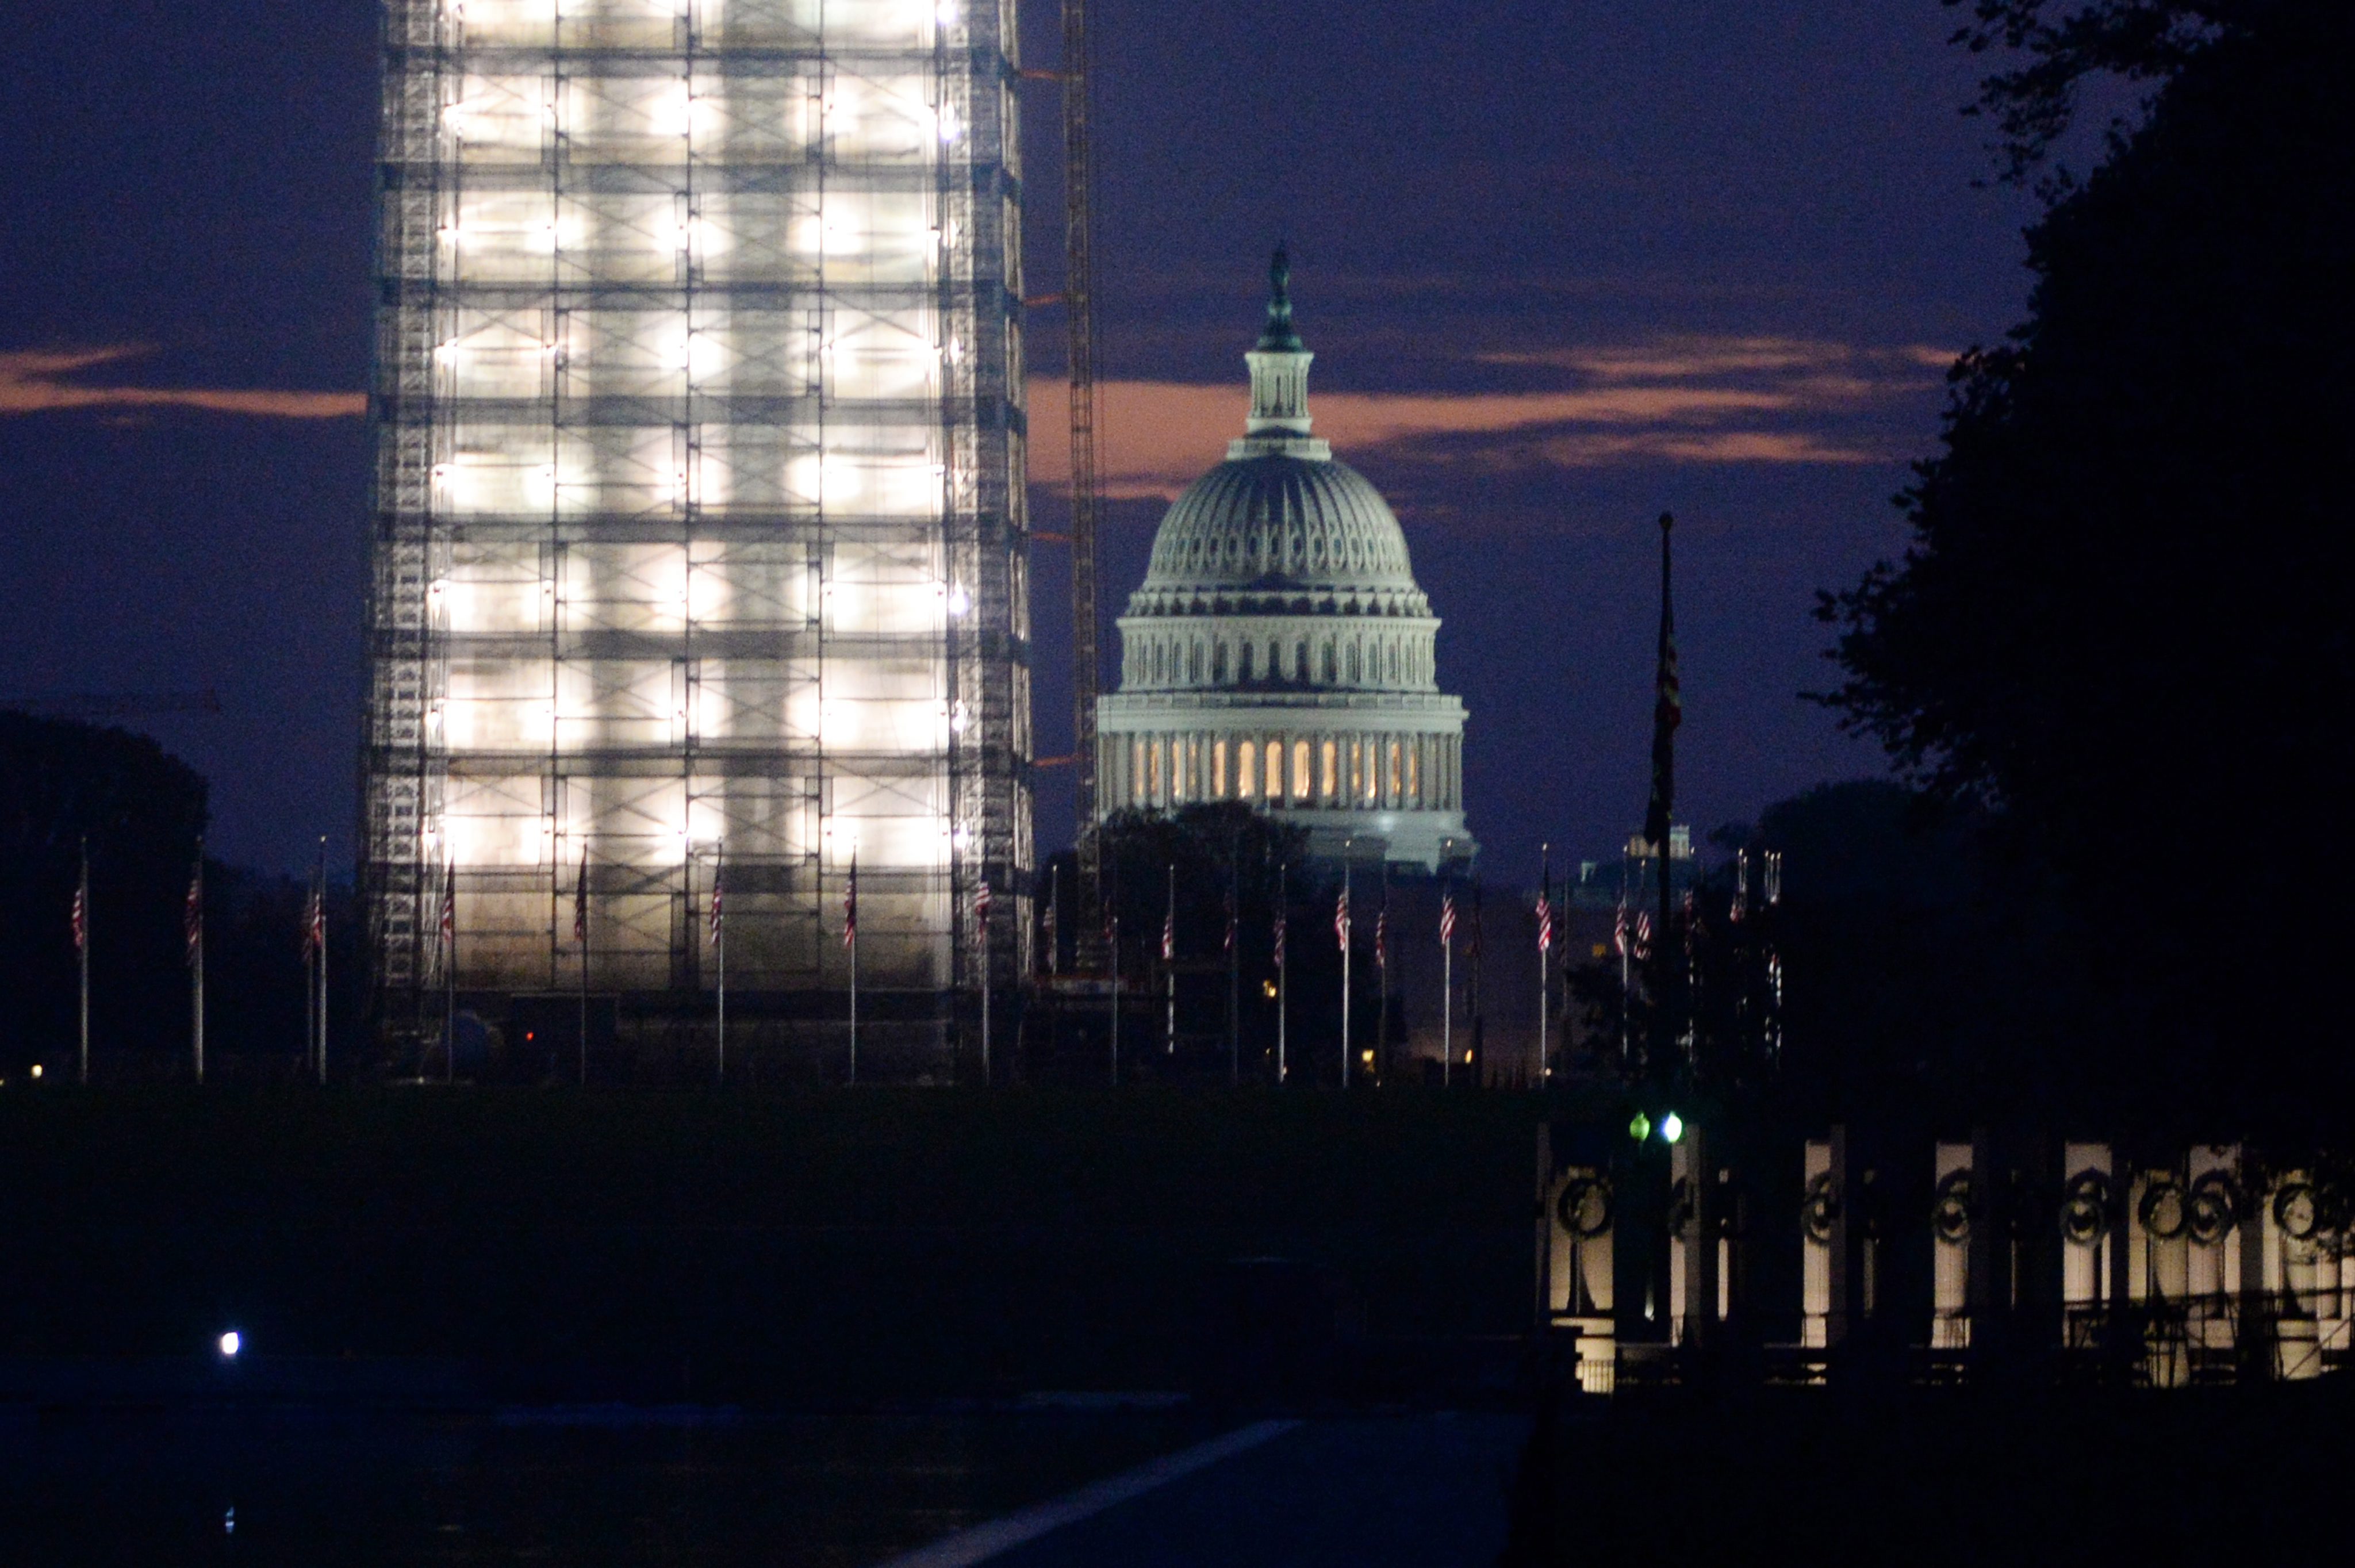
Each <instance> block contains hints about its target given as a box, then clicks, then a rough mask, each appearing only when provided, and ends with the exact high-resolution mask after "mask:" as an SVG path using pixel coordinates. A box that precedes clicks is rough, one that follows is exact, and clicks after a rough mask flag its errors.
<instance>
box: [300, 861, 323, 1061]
mask: <svg viewBox="0 0 2355 1568" xmlns="http://www.w3.org/2000/svg"><path fill="white" fill-rule="evenodd" d="M318 935H319V876H318V872H317V871H316V870H315V869H314V871H313V872H312V874H311V886H310V888H309V890H308V891H305V892H304V895H303V1072H304V1076H306V1077H307V1076H309V1075H310V1074H311V1073H312V1072H314V1071H316V1069H317V1067H318V1063H319V942H318Z"/></svg>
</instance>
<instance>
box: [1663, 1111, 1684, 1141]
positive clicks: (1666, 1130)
mask: <svg viewBox="0 0 2355 1568" xmlns="http://www.w3.org/2000/svg"><path fill="white" fill-rule="evenodd" d="M1682 1136H1685V1119H1684V1118H1683V1117H1682V1116H1679V1115H1677V1114H1676V1113H1675V1112H1674V1111H1670V1112H1669V1113H1668V1115H1665V1116H1662V1117H1661V1118H1660V1140H1661V1141H1662V1142H1663V1143H1674V1142H1676V1141H1677V1140H1678V1138H1680V1137H1682Z"/></svg>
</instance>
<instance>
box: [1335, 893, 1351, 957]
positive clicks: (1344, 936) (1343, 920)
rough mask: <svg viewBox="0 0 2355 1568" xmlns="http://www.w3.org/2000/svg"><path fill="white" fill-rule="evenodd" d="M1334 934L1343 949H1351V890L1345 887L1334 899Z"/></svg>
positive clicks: (1345, 951)
mask: <svg viewBox="0 0 2355 1568" xmlns="http://www.w3.org/2000/svg"><path fill="white" fill-rule="evenodd" d="M1333 935H1334V938H1335V939H1336V940H1337V941H1338V942H1339V943H1340V944H1341V951H1342V952H1344V953H1347V952H1348V950H1349V890H1348V888H1346V887H1344V888H1343V889H1342V890H1341V891H1340V893H1339V894H1338V896H1337V897H1336V898H1335V899H1334V901H1333Z"/></svg>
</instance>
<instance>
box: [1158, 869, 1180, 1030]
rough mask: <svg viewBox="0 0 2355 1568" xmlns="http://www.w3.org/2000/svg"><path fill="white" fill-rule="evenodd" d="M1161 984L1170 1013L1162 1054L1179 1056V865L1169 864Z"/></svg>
mask: <svg viewBox="0 0 2355 1568" xmlns="http://www.w3.org/2000/svg"><path fill="white" fill-rule="evenodd" d="M1161 982H1162V990H1163V991H1164V993H1165V994H1166V996H1167V1005H1168V1013H1167V1018H1166V1019H1165V1020H1164V1022H1163V1024H1162V1029H1161V1054H1162V1055H1164V1056H1175V1055H1177V862H1176V861H1174V860H1173V861H1171V862H1170V864H1169V908H1168V912H1167V913H1165V914H1164V915H1163V916H1162V917H1161Z"/></svg>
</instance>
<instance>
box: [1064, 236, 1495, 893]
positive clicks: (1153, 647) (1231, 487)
mask: <svg viewBox="0 0 2355 1568" xmlns="http://www.w3.org/2000/svg"><path fill="white" fill-rule="evenodd" d="M1270 279H1271V282H1272V283H1273V297H1272V298H1271V299H1270V301H1269V304H1268V312H1267V328H1266V330H1265V331H1264V332H1263V333H1262V334H1261V335H1260V339H1259V342H1258V343H1257V344H1256V345H1255V346H1254V347H1252V350H1251V352H1250V353H1248V354H1246V355H1245V356H1244V358H1245V360H1246V362H1247V363H1248V364H1249V365H1250V367H1251V383H1252V409H1251V416H1250V419H1249V420H1248V421H1246V423H1245V424H1244V427H1243V434H1242V435H1241V436H1240V437H1238V438H1236V439H1235V440H1234V441H1233V442H1231V443H1230V444H1229V446H1228V448H1227V460H1226V461H1225V462H1224V463H1221V464H1219V465H1218V466H1217V467H1215V468H1213V469H1211V470H1210V471H1209V473H1208V474H1205V475H1202V477H1201V478H1199V479H1198V480H1196V481H1195V482H1194V483H1193V484H1192V485H1189V486H1188V488H1187V490H1186V492H1185V494H1183V495H1181V496H1178V497H1177V501H1176V502H1175V503H1173V504H1172V505H1171V506H1170V508H1169V510H1168V512H1167V515H1166V516H1164V517H1163V518H1162V520H1161V528H1160V531H1159V532H1158V533H1157V534H1156V536H1155V539H1154V542H1153V556H1152V561H1151V564H1150V565H1149V567H1148V568H1147V570H1146V577H1145V581H1144V583H1143V585H1142V586H1140V587H1139V588H1138V589H1137V591H1136V592H1135V593H1134V594H1132V595H1131V596H1130V597H1129V602H1128V611H1127V613H1126V614H1124V615H1123V616H1122V617H1121V619H1120V635H1121V677H1120V689H1119V690H1118V691H1116V692H1114V693H1112V694H1110V695H1108V696H1106V697H1104V698H1103V699H1101V701H1100V703H1099V705H1098V708H1097V743H1098V745H1099V747H1100V748H1101V750H1100V752H1099V753H1098V756H1097V777H1098V779H1099V780H1100V781H1101V783H1100V785H1099V799H1100V801H1101V802H1102V804H1103V809H1104V810H1105V812H1106V813H1107V814H1108V813H1110V812H1112V811H1115V810H1120V809H1123V808H1127V809H1138V810H1169V809H1172V808H1175V807H1177V806H1180V805H1188V804H1191V803H1194V802H1197V801H1218V800H1240V801H1245V802H1248V803H1250V804H1251V805H1254V806H1256V807H1258V808H1259V809H1262V810H1264V811H1266V812H1268V813H1270V814H1271V815H1272V816H1277V817H1279V818H1281V819H1283V820H1284V821H1286V822H1289V823H1292V824H1294V825H1295V826H1297V827H1304V828H1305V829H1307V832H1308V837H1309V850H1310V853H1311V854H1313V855H1316V856H1318V857H1322V858H1335V859H1337V858H1339V857H1340V856H1342V855H1343V854H1344V853H1345V852H1347V853H1348V854H1350V855H1351V856H1353V857H1363V858H1366V859H1371V858H1373V857H1374V855H1375V854H1376V853H1377V852H1378V851H1379V853H1380V855H1381V856H1382V858H1384V859H1387V860H1389V861H1390V862H1391V863H1392V864H1393V865H1396V866H1398V867H1399V868H1401V869H1408V868H1415V869H1423V870H1425V871H1436V870H1438V869H1440V868H1441V867H1442V866H1444V865H1446V864H1449V863H1452V862H1459V861H1466V860H1469V859H1471V858H1472V857H1473V855H1474V854H1475V853H1476V849H1477V846H1476V843H1475V842H1474V840H1473V838H1472V836H1471V835H1470V833H1469V832H1468V831H1467V830H1466V829H1465V825H1464V804H1463V747H1464V720H1465V712H1464V704H1463V702H1462V701H1461V700H1460V699H1456V698H1455V697H1452V696H1449V695H1447V694H1446V693H1444V692H1443V691H1441V690H1440V689H1439V684H1438V667H1437V662H1436V641H1437V637H1438V633H1439V620H1438V618H1437V617H1436V616H1434V615H1433V613H1431V603H1430V601H1429V600H1428V599H1426V598H1425V597H1424V596H1423V590H1422V589H1421V588H1419V587H1417V586H1416V584H1415V581H1414V570H1413V566H1412V562H1411V561H1410V560H1409V559H1408V555H1407V548H1406V536H1405V535H1404V534H1403V533H1402V532H1401V530H1400V528H1399V522H1398V518H1397V517H1396V516H1394V515H1393V514H1392V513H1391V508H1390V507H1389V505H1388V504H1387V503H1386V502H1384V501H1383V499H1382V497H1381V494H1380V492H1379V491H1377V490H1376V489H1375V488H1374V487H1373V485H1371V484H1369V482H1368V481H1367V480H1366V478H1365V476H1364V475H1361V474H1359V472H1358V471H1357V470H1356V469H1354V468H1351V467H1350V466H1349V465H1348V464H1345V463H1341V462H1338V461H1337V460H1336V459H1335V458H1334V456H1333V450H1332V447H1331V446H1330V445H1329V444H1327V443H1326V442H1323V441H1320V440H1318V439H1316V438H1315V437H1314V436H1312V435H1311V434H1310V433H1309V432H1310V419H1309V412H1308V367H1309V363H1310V361H1311V360H1312V359H1314V358H1315V356H1314V355H1313V354H1311V353H1310V352H1309V351H1308V350H1307V348H1306V347H1305V346H1304V345H1303V344H1302V343H1301V340H1300V336H1299V334H1298V333H1297V332H1296V331H1295V329H1294V327H1293V323H1292V303H1291V299H1290V295H1289V283H1290V270H1289V267H1288V266H1287V264H1286V261H1285V259H1284V252H1283V251H1277V252H1276V256H1275V261H1274V265H1273V267H1272V268H1271V270H1270Z"/></svg>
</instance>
